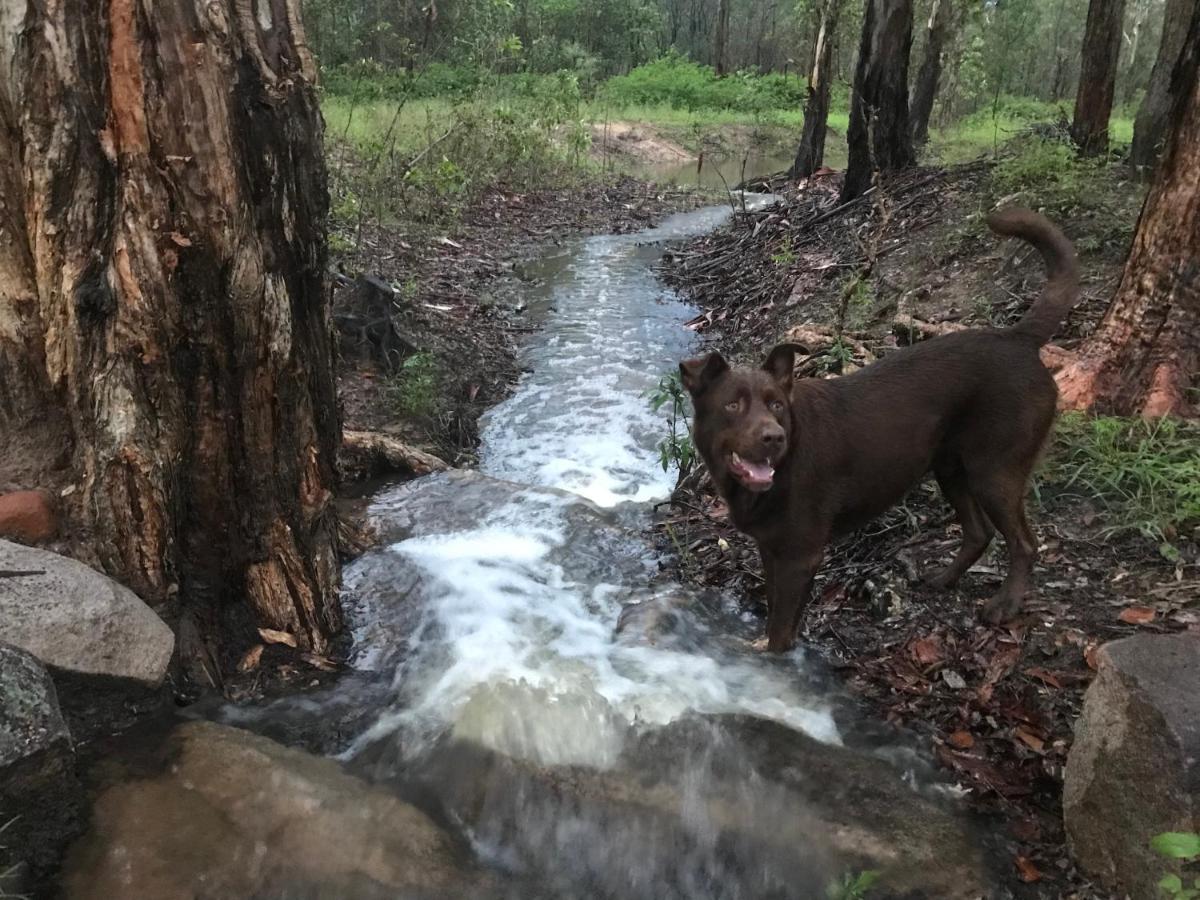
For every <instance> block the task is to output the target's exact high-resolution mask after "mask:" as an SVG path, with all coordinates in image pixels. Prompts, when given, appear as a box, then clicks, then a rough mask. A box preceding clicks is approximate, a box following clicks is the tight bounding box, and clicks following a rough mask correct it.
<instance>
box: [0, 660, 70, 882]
mask: <svg viewBox="0 0 1200 900" xmlns="http://www.w3.org/2000/svg"><path fill="white" fill-rule="evenodd" d="M78 794H79V785H78V782H77V781H76V779H75V770H74V756H73V753H72V749H71V738H70V735H69V734H68V733H67V726H66V724H65V722H64V721H63V717H62V713H61V712H60V711H59V708H58V698H57V696H56V695H55V692H54V685H53V683H52V682H51V681H50V676H49V675H48V674H47V673H46V670H45V669H44V668H42V665H41V663H39V662H38V661H37V660H36V659H34V658H33V656H31V655H30V654H28V653H26V652H25V651H24V650H18V649H17V648H16V647H10V646H8V645H6V644H0V828H3V832H2V833H0V873H4V872H10V871H11V872H12V875H11V876H10V879H9V880H8V881H5V882H0V896H5V897H6V896H10V894H6V893H4V891H6V890H7V891H9V892H10V893H13V894H19V893H21V892H22V891H23V890H25V889H26V887H27V886H28V884H29V883H30V882H31V881H40V880H42V879H43V878H44V877H45V875H46V874H47V873H48V872H49V871H50V870H52V869H53V868H54V867H55V865H56V864H57V861H58V858H59V855H60V854H61V852H62V850H63V847H64V845H65V843H66V841H67V840H68V839H69V838H70V837H71V831H72V829H73V827H74V823H75V821H76V811H77V798H78Z"/></svg>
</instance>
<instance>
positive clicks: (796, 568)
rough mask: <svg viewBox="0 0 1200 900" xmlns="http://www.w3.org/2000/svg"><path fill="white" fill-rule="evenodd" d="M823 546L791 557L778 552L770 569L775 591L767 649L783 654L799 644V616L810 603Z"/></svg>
mask: <svg viewBox="0 0 1200 900" xmlns="http://www.w3.org/2000/svg"><path fill="white" fill-rule="evenodd" d="M823 555H824V547H823V546H818V547H817V549H816V550H812V549H808V550H807V551H803V552H800V553H796V552H795V551H794V550H793V553H792V554H791V555H788V556H778V555H775V556H774V559H773V561H772V564H771V568H770V571H771V572H772V574H773V576H774V577H773V579H772V580H773V581H774V585H775V587H774V592H773V596H771V599H770V606H769V607H768V609H767V649H768V650H770V651H771V652H772V653H784V652H786V651H788V650H791V649H792V647H793V646H794V645H795V643H796V632H797V631H798V630H799V628H800V618H801V617H802V616H803V615H804V610H805V608H806V607H807V606H808V601H809V599H810V595H811V592H812V582H813V577H814V576H815V575H816V574H817V569H819V568H820V566H821V558H822V556H823Z"/></svg>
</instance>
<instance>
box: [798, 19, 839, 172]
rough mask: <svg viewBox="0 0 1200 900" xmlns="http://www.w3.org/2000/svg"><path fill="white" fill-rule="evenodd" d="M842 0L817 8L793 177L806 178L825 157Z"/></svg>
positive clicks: (819, 165)
mask: <svg viewBox="0 0 1200 900" xmlns="http://www.w3.org/2000/svg"><path fill="white" fill-rule="evenodd" d="M841 6H842V0H825V4H824V6H822V7H821V25H820V27H819V28H818V29H817V41H816V44H815V45H814V46H813V65H812V72H811V73H809V76H808V100H807V101H806V102H805V104H804V129H803V131H802V132H801V134H800V148H799V149H798V150H797V151H796V161H795V162H794V163H793V164H792V177H793V178H807V177H808V176H809V175H811V174H812V173H813V172H815V171H817V169H819V168H820V167H821V162H822V161H823V160H824V158H825V133H826V129H827V124H828V118H829V88H830V85H829V80H830V78H831V77H832V74H833V73H832V72H831V65H832V61H833V45H834V37H835V36H836V34H837V21H838V13H839V12H840V10H841Z"/></svg>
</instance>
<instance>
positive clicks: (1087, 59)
mask: <svg viewBox="0 0 1200 900" xmlns="http://www.w3.org/2000/svg"><path fill="white" fill-rule="evenodd" d="M1124 19H1125V0H1091V3H1090V4H1089V5H1088V15H1087V27H1086V28H1085V30H1084V33H1083V61H1082V65H1081V67H1080V70H1079V90H1078V91H1077V93H1076V94H1075V120H1074V122H1073V124H1072V125H1071V137H1072V138H1074V140H1075V143H1076V145H1078V147H1079V153H1080V155H1081V156H1100V155H1101V154H1104V153H1107V152H1108V120H1109V117H1110V116H1111V115H1112V106H1113V91H1114V90H1115V88H1116V82H1117V62H1118V60H1119V59H1120V55H1121V26H1122V25H1123V24H1124Z"/></svg>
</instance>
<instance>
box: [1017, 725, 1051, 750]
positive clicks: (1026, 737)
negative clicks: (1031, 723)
mask: <svg viewBox="0 0 1200 900" xmlns="http://www.w3.org/2000/svg"><path fill="white" fill-rule="evenodd" d="M1015 737H1016V738H1017V740H1019V741H1020V742H1021V743H1022V744H1024V745H1025V746H1026V747H1028V748H1029V749H1030V750H1033V751H1034V752H1035V753H1041V752H1042V748H1043V747H1045V746H1046V742H1045V741H1044V740H1042V739H1041V738H1040V737H1038V736H1037V735H1036V734H1034V733H1033V732H1032V731H1030V730H1029V729H1028V728H1018V729H1017V730H1016V732H1015Z"/></svg>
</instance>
